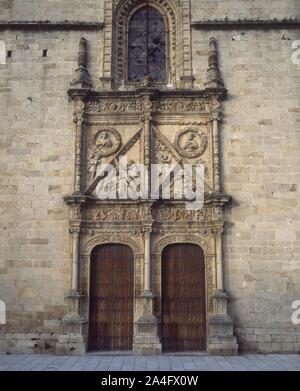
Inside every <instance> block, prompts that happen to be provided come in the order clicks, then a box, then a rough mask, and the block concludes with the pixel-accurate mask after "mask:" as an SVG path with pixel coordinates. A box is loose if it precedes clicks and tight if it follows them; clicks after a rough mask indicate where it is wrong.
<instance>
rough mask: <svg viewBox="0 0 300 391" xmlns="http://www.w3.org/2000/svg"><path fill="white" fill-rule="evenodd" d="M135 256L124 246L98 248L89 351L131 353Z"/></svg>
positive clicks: (93, 263)
mask: <svg viewBox="0 0 300 391" xmlns="http://www.w3.org/2000/svg"><path fill="white" fill-rule="evenodd" d="M133 293H134V257H133V253H132V250H131V249H130V248H129V247H128V246H124V245H115V244H114V245H105V246H99V247H97V248H96V249H95V250H94V251H93V253H92V257H91V277H90V317H89V350H131V349H132V338H133Z"/></svg>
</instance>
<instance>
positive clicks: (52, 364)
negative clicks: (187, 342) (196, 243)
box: [0, 354, 300, 371]
mask: <svg viewBox="0 0 300 391" xmlns="http://www.w3.org/2000/svg"><path fill="white" fill-rule="evenodd" d="M159 370H161V371H300V355H279V354H272V355H255V354H245V355H242V356H239V357H215V356H197V355H195V356H180V355H179V356H167V355H166V356H165V355H164V356H160V357H136V356H103V355H86V356H84V357H66V356H62V357H58V356H54V355H33V354H12V355H0V371H159Z"/></svg>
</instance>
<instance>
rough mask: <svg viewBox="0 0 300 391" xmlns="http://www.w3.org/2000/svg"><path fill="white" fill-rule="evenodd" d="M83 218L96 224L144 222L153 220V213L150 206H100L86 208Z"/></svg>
mask: <svg viewBox="0 0 300 391" xmlns="http://www.w3.org/2000/svg"><path fill="white" fill-rule="evenodd" d="M83 218H84V220H89V221H95V222H125V221H127V222H130V221H131V222H144V221H149V220H152V213H151V207H150V206H149V205H132V206H128V205H120V204H119V205H112V206H102V205H101V206H100V205H99V206H90V207H88V208H86V210H85V211H84V215H83Z"/></svg>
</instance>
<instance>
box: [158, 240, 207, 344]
mask: <svg viewBox="0 0 300 391" xmlns="http://www.w3.org/2000/svg"><path fill="white" fill-rule="evenodd" d="M161 335H162V344H163V351H165V352H180V351H182V352H184V351H203V350H206V299H205V263H204V254H203V251H202V249H201V248H200V247H198V246H196V245H192V244H175V245H171V246H168V247H166V248H165V249H164V251H163V254H162V324H161Z"/></svg>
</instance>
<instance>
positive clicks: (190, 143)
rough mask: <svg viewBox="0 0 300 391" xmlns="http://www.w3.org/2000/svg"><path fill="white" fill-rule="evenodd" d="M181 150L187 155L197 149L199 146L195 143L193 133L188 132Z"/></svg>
mask: <svg viewBox="0 0 300 391" xmlns="http://www.w3.org/2000/svg"><path fill="white" fill-rule="evenodd" d="M182 148H183V149H184V150H185V151H187V152H188V153H194V152H195V151H196V150H197V149H198V148H199V145H198V143H197V141H196V135H195V134H194V133H192V132H190V133H188V134H187V138H186V141H185V142H184V144H183V147H182Z"/></svg>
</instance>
